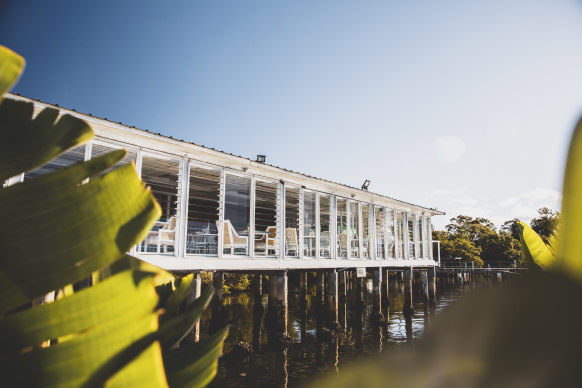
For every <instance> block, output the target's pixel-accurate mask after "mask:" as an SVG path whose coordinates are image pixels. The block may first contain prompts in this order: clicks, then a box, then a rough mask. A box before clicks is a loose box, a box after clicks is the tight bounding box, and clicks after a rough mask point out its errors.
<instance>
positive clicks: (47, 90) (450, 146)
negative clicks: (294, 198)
mask: <svg viewBox="0 0 582 388" xmlns="http://www.w3.org/2000/svg"><path fill="white" fill-rule="evenodd" d="M0 44H3V45H5V46H8V47H10V48H12V49H13V50H15V51H17V52H19V53H20V54H22V55H23V56H25V58H26V59H27V62H28V64H27V69H26V72H25V74H24V76H23V77H22V79H21V81H20V83H19V84H18V85H17V86H16V88H15V89H14V92H17V93H20V94H22V95H24V96H27V97H31V98H38V99H40V100H43V101H47V102H51V103H56V104H59V105H61V106H64V107H67V108H74V109H76V110H78V111H81V112H84V113H92V114H94V115H96V116H100V117H106V118H108V119H110V120H114V121H122V122H124V123H126V124H129V125H135V126H137V127H139V128H143V129H151V130H155V131H156V132H162V133H164V134H167V135H170V136H173V137H177V138H180V139H182V138H183V139H186V140H189V141H193V142H196V143H198V144H202V145H206V146H210V147H214V148H218V149H221V150H224V151H228V152H232V153H235V154H239V155H243V156H246V157H251V158H254V156H255V155H256V154H259V153H260V154H266V155H267V161H268V162H269V163H271V164H274V165H279V166H282V167H285V168H289V169H293V170H297V171H300V172H304V173H308V174H310V175H314V176H318V177H322V178H326V179H331V180H334V181H338V182H342V183H345V184H349V185H352V186H358V187H359V186H360V185H361V183H362V182H363V181H364V179H370V180H371V181H372V184H371V186H370V190H372V191H374V192H378V193H382V194H386V195H389V196H392V197H395V198H398V199H402V200H405V201H408V202H413V203H418V204H421V205H425V206H429V207H438V208H439V209H440V210H444V211H446V212H447V216H445V217H438V218H435V220H434V222H435V224H436V226H437V227H442V226H443V225H444V224H446V223H447V222H448V220H449V218H450V217H454V216H456V215H458V214H460V213H462V214H468V215H471V216H481V217H486V218H490V219H491V220H493V221H494V222H495V223H497V224H501V223H503V221H505V220H508V219H511V218H513V217H519V218H522V219H524V220H528V219H529V218H531V217H532V216H535V214H536V210H537V208H539V207H541V206H549V207H551V208H553V209H556V210H557V209H559V206H560V205H559V204H560V194H559V193H560V191H561V184H562V170H563V165H564V161H565V155H566V149H567V145H568V141H569V137H570V134H571V131H572V128H573V126H574V124H575V122H576V120H577V119H578V117H579V115H580V114H581V113H582V70H581V69H582V2H581V1H566V0H553V1H532V0H529V1H519V0H518V1H487V2H484V1H468V0H464V1H438V2H437V1H415V2H390V1H365V0H364V1H337V0H334V1H323V0H320V1H286V2H282V1H278V2H274V1H204V2H203V1H174V2H163V3H162V2H159V1H101V2H79V1H71V0H61V1H57V2H47V1H10V0H8V1H6V0H4V1H0Z"/></svg>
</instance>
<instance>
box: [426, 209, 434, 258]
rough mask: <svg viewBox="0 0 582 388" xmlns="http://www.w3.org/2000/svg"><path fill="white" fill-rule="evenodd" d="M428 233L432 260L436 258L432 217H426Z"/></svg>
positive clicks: (429, 252) (429, 254)
mask: <svg viewBox="0 0 582 388" xmlns="http://www.w3.org/2000/svg"><path fill="white" fill-rule="evenodd" d="M426 224H427V225H426V229H427V230H426V233H427V234H428V236H427V241H428V257H429V258H430V259H432V260H434V252H433V248H432V222H431V219H430V217H427V218H426Z"/></svg>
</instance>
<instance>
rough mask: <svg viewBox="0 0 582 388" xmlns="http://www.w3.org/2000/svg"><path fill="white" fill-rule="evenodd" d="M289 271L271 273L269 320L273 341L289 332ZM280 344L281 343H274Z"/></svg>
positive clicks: (278, 339)
mask: <svg viewBox="0 0 582 388" xmlns="http://www.w3.org/2000/svg"><path fill="white" fill-rule="evenodd" d="M287 291H288V290H287V271H277V272H271V273H270V274H269V305H268V311H267V317H268V318H267V321H268V326H269V334H270V338H271V341H270V342H272V341H273V340H275V341H280V340H281V339H282V337H283V336H284V335H286V334H287V312H288V304H287ZM272 344H273V345H280V343H272Z"/></svg>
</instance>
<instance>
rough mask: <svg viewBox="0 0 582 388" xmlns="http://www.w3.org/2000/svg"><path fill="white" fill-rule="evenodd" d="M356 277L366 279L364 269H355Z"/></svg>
mask: <svg viewBox="0 0 582 388" xmlns="http://www.w3.org/2000/svg"><path fill="white" fill-rule="evenodd" d="M356 275H357V277H359V278H365V277H366V268H364V267H358V268H356Z"/></svg>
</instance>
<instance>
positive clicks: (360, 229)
mask: <svg viewBox="0 0 582 388" xmlns="http://www.w3.org/2000/svg"><path fill="white" fill-rule="evenodd" d="M358 240H359V242H358V257H359V258H360V259H363V258H364V255H363V252H364V249H363V247H364V217H362V203H361V202H358Z"/></svg>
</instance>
